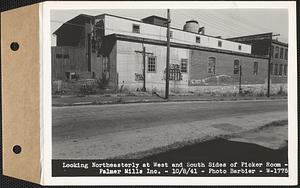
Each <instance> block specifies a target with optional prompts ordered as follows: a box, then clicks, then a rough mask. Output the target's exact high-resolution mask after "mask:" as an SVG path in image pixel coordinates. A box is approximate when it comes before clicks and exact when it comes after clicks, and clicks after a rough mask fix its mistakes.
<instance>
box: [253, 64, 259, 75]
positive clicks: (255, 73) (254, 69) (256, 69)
mask: <svg viewBox="0 0 300 188" xmlns="http://www.w3.org/2000/svg"><path fill="white" fill-rule="evenodd" d="M257 73H258V62H254V63H253V74H254V75H257Z"/></svg>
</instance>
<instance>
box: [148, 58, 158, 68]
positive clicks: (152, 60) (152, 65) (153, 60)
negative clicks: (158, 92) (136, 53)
mask: <svg viewBox="0 0 300 188" xmlns="http://www.w3.org/2000/svg"><path fill="white" fill-rule="evenodd" d="M155 71H156V57H155V56H149V57H148V72H155Z"/></svg>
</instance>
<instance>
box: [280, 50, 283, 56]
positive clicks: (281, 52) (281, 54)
mask: <svg viewBox="0 0 300 188" xmlns="http://www.w3.org/2000/svg"><path fill="white" fill-rule="evenodd" d="M280 59H283V48H280Z"/></svg>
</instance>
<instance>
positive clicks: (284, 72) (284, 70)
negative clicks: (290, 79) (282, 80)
mask: <svg viewBox="0 0 300 188" xmlns="http://www.w3.org/2000/svg"><path fill="white" fill-rule="evenodd" d="M287 71H288V69H287V64H284V65H283V75H284V76H287Z"/></svg>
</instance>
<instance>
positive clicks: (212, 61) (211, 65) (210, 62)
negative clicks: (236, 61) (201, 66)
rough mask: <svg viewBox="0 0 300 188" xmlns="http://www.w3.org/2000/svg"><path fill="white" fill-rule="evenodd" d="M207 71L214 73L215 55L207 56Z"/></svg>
mask: <svg viewBox="0 0 300 188" xmlns="http://www.w3.org/2000/svg"><path fill="white" fill-rule="evenodd" d="M207 72H208V73H212V74H216V58H215V57H209V58H208V67H207Z"/></svg>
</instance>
